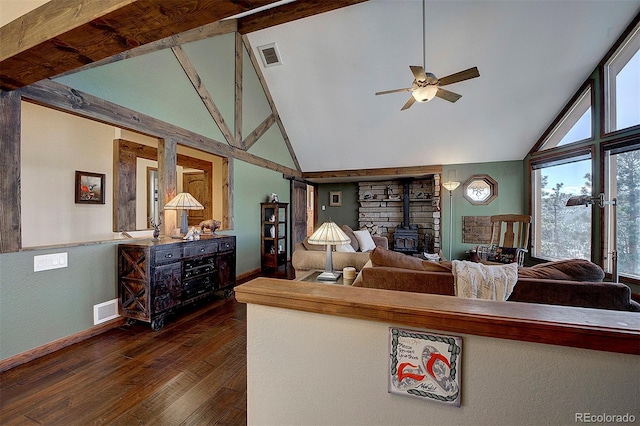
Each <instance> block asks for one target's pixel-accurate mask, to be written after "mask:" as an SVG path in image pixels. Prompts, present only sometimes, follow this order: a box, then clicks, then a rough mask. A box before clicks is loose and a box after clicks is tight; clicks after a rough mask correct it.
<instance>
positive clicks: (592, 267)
mask: <svg viewBox="0 0 640 426" xmlns="http://www.w3.org/2000/svg"><path fill="white" fill-rule="evenodd" d="M518 276H520V277H522V278H539V279H545V280H567V281H583V282H599V281H602V280H603V278H604V271H603V270H602V268H601V267H600V266H598V265H596V264H595V263H593V262H589V261H588V260H584V259H566V260H558V261H555V262H546V263H540V264H538V265H534V266H531V267H527V268H520V269H519V270H518Z"/></svg>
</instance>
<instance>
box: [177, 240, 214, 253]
mask: <svg viewBox="0 0 640 426" xmlns="http://www.w3.org/2000/svg"><path fill="white" fill-rule="evenodd" d="M217 251H218V243H217V242H215V243H214V242H208V241H207V242H206V243H201V242H193V243H188V244H187V245H185V247H184V257H194V256H203V255H205V254H214V253H216V252H217Z"/></svg>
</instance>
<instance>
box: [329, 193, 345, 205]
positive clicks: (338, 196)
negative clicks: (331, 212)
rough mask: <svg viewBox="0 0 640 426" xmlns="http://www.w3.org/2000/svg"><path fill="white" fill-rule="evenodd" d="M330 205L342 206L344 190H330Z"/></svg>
mask: <svg viewBox="0 0 640 426" xmlns="http://www.w3.org/2000/svg"><path fill="white" fill-rule="evenodd" d="M329 207H342V191H329Z"/></svg>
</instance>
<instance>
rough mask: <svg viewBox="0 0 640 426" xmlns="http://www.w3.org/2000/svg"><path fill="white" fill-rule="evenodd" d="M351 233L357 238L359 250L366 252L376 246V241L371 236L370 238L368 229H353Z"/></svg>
mask: <svg viewBox="0 0 640 426" xmlns="http://www.w3.org/2000/svg"><path fill="white" fill-rule="evenodd" d="M353 233H354V234H355V235H356V239H357V240H358V245H359V246H360V251H362V252H366V251H371V250H373V249H375V248H376V243H374V242H373V238H371V234H370V233H369V231H353Z"/></svg>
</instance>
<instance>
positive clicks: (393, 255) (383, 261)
mask: <svg viewBox="0 0 640 426" xmlns="http://www.w3.org/2000/svg"><path fill="white" fill-rule="evenodd" d="M369 258H370V260H371V263H372V264H373V266H389V267H392V268H402V269H411V270H414V271H423V270H424V268H423V267H422V260H420V259H418V258H417V257H413V256H407V255H406V254H402V253H398V252H395V251H391V250H386V249H383V248H382V247H376V249H375V250H374V251H373V252H371V256H370V257H369Z"/></svg>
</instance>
